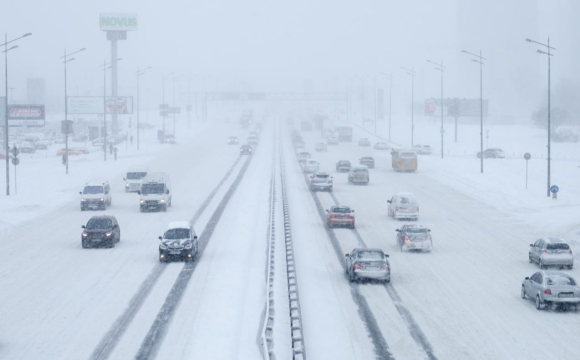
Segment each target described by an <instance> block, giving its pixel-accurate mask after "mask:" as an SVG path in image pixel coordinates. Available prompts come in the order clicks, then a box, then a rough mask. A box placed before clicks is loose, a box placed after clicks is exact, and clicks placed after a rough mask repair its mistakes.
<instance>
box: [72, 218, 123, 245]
mask: <svg viewBox="0 0 580 360" xmlns="http://www.w3.org/2000/svg"><path fill="white" fill-rule="evenodd" d="M81 227H82V228H83V229H84V230H83V233H82V235H81V242H82V245H83V249H86V248H89V247H92V246H93V245H96V246H97V247H100V246H104V247H109V248H112V247H114V246H115V243H117V242H120V241H121V229H120V228H119V223H118V222H117V219H116V218H115V217H114V216H108V215H102V216H93V217H92V218H91V219H90V220H89V222H87V225H86V226H85V225H83V226H81Z"/></svg>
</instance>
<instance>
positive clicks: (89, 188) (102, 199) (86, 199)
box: [79, 182, 113, 211]
mask: <svg viewBox="0 0 580 360" xmlns="http://www.w3.org/2000/svg"><path fill="white" fill-rule="evenodd" d="M79 194H80V196H81V211H85V210H89V209H92V210H105V209H106V208H107V206H111V204H112V203H113V198H112V197H111V187H110V186H109V183H108V182H103V183H87V184H86V185H85V187H84V189H83V191H81V192H79Z"/></svg>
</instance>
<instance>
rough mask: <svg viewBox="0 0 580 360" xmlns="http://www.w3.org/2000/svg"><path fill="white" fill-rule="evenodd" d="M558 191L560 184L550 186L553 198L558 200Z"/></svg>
mask: <svg viewBox="0 0 580 360" xmlns="http://www.w3.org/2000/svg"><path fill="white" fill-rule="evenodd" d="M558 191H560V188H559V187H558V185H552V186H550V192H551V193H552V199H554V200H558Z"/></svg>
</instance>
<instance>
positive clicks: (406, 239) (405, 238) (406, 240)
mask: <svg viewBox="0 0 580 360" xmlns="http://www.w3.org/2000/svg"><path fill="white" fill-rule="evenodd" d="M403 239H404V240H405V242H408V243H410V242H411V239H409V238H408V237H407V236H405V237H403Z"/></svg>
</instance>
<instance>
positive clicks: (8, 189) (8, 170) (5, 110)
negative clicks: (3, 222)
mask: <svg viewBox="0 0 580 360" xmlns="http://www.w3.org/2000/svg"><path fill="white" fill-rule="evenodd" d="M4 64H5V76H6V78H5V79H6V96H5V97H4V106H5V107H4V126H5V127H4V147H5V150H6V196H10V160H9V158H10V155H9V154H10V145H9V144H8V34H4Z"/></svg>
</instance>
